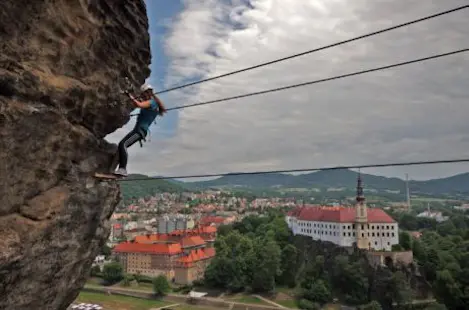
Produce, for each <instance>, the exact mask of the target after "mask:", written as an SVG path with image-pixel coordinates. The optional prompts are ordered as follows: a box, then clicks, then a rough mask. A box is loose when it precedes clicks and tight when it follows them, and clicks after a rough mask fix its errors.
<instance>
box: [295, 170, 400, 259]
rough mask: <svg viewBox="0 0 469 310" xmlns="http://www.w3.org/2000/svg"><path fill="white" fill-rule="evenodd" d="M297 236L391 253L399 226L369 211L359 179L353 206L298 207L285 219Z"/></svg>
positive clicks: (376, 210)
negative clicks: (354, 205) (355, 202)
mask: <svg viewBox="0 0 469 310" xmlns="http://www.w3.org/2000/svg"><path fill="white" fill-rule="evenodd" d="M286 221H287V224H288V227H289V228H290V229H291V230H292V232H293V234H294V235H303V236H310V237H311V238H312V239H313V240H321V241H329V242H332V243H334V244H337V245H339V246H343V247H351V246H353V244H354V243H356V244H357V246H358V247H359V248H362V249H372V250H378V251H380V250H385V251H390V250H391V248H392V246H393V245H394V244H398V243H399V233H398V229H399V228H398V224H397V222H396V221H395V220H394V219H393V218H391V217H390V216H389V215H388V214H386V212H384V211H383V210H381V209H368V208H367V207H366V203H365V198H364V196H363V188H362V187H361V178H360V177H359V179H358V186H357V205H356V207H355V208H350V207H340V206H335V207H322V206H314V207H311V206H308V207H297V208H296V209H295V210H293V211H291V212H289V213H288V214H287V217H286Z"/></svg>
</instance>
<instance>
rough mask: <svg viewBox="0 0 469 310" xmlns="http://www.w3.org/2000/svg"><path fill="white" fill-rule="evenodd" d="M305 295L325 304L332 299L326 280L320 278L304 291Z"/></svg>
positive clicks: (311, 299) (309, 298)
mask: <svg viewBox="0 0 469 310" xmlns="http://www.w3.org/2000/svg"><path fill="white" fill-rule="evenodd" d="M303 297H304V298H306V299H308V300H310V301H313V302H317V303H319V304H321V305H323V304H325V303H327V302H328V301H329V300H330V298H331V292H330V291H329V289H328V288H327V286H326V284H325V283H324V281H323V280H320V279H318V280H315V281H314V282H313V283H312V284H311V286H310V288H308V289H307V290H305V291H304V292H303Z"/></svg>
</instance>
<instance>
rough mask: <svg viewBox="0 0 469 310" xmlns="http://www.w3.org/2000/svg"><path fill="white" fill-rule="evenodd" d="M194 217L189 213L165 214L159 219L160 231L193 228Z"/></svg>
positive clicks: (167, 232)
mask: <svg viewBox="0 0 469 310" xmlns="http://www.w3.org/2000/svg"><path fill="white" fill-rule="evenodd" d="M194 226H195V221H194V219H193V218H192V217H191V216H189V215H184V214H177V215H164V216H162V217H160V218H159V219H158V225H157V227H158V228H157V229H158V233H159V234H169V233H171V232H173V231H175V230H185V229H193V228H194Z"/></svg>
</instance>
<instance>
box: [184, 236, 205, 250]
mask: <svg viewBox="0 0 469 310" xmlns="http://www.w3.org/2000/svg"><path fill="white" fill-rule="evenodd" d="M180 243H181V246H182V247H183V248H187V247H194V246H200V245H204V244H205V241H204V239H202V238H201V237H200V236H190V237H184V238H182V240H181V241H180Z"/></svg>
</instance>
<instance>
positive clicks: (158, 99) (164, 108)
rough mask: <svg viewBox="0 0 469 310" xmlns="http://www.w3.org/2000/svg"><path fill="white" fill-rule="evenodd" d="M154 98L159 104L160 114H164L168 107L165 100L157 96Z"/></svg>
mask: <svg viewBox="0 0 469 310" xmlns="http://www.w3.org/2000/svg"><path fill="white" fill-rule="evenodd" d="M153 99H155V102H156V104H157V105H158V109H159V111H160V114H161V115H163V114H165V113H166V107H165V106H164V104H163V101H161V99H160V98H158V97H157V96H153Z"/></svg>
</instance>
